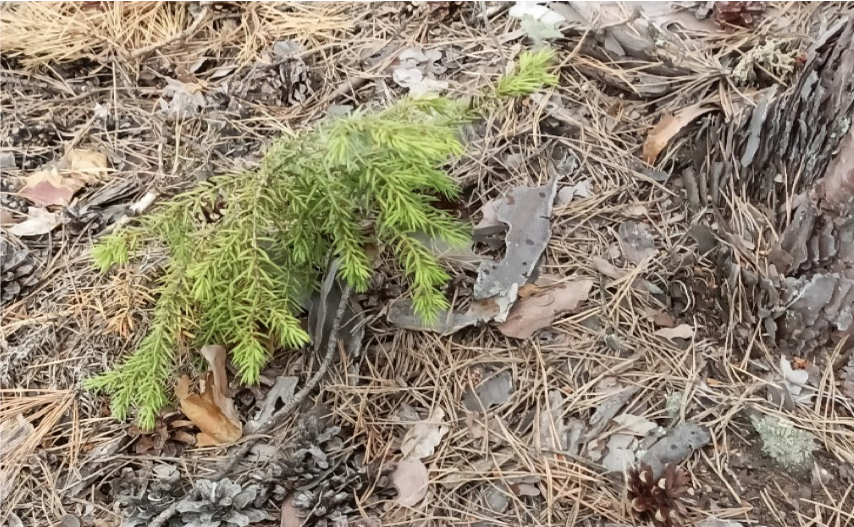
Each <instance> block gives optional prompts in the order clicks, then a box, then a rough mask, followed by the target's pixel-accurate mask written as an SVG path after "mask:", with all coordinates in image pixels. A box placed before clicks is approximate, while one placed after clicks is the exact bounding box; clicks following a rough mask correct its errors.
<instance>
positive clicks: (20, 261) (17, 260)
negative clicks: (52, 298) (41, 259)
mask: <svg viewBox="0 0 854 527" xmlns="http://www.w3.org/2000/svg"><path fill="white" fill-rule="evenodd" d="M0 258H2V263H0V268H2V273H0V274H2V293H0V304H5V303H6V302H9V301H12V300H15V299H17V298H18V297H20V296H22V295H24V294H26V293H27V292H28V291H29V290H30V289H31V288H32V287H33V286H34V285H35V284H36V283H37V282H38V280H39V277H38V273H37V271H38V263H37V262H36V260H35V258H33V256H32V254H30V251H29V250H27V249H26V248H23V249H18V248H16V247H15V246H13V245H12V244H11V243H9V242H8V241H6V240H0Z"/></svg>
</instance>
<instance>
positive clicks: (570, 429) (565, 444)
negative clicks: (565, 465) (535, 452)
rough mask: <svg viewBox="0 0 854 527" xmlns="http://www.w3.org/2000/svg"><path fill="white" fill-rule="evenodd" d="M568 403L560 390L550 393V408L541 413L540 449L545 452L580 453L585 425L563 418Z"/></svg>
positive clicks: (575, 420)
mask: <svg viewBox="0 0 854 527" xmlns="http://www.w3.org/2000/svg"><path fill="white" fill-rule="evenodd" d="M565 403H566V401H565V400H564V398H563V395H561V393H560V392H559V391H558V390H551V391H550V392H549V406H548V408H544V409H543V410H542V411H541V412H540V417H539V425H540V448H541V449H542V450H543V451H544V452H566V453H568V454H569V455H575V454H577V453H578V448H579V446H580V444H581V441H582V439H581V436H582V435H583V433H584V425H582V424H581V422H580V421H578V420H577V419H566V418H564V417H563V412H564V405H565Z"/></svg>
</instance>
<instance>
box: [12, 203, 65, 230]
mask: <svg viewBox="0 0 854 527" xmlns="http://www.w3.org/2000/svg"><path fill="white" fill-rule="evenodd" d="M59 223H60V221H59V214H57V213H53V212H48V211H47V210H46V209H43V208H40V207H29V208H27V219H26V220H24V221H22V222H21V223H18V224H16V225H12V226H11V227H9V228H8V229H7V230H8V231H9V232H10V233H12V234H14V235H15V236H21V237H23V236H40V235H42V234H47V233H49V232H50V231H52V230H54V229H55V228H56V227H57V226H59Z"/></svg>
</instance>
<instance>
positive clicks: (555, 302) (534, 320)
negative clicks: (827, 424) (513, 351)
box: [498, 279, 593, 339]
mask: <svg viewBox="0 0 854 527" xmlns="http://www.w3.org/2000/svg"><path fill="white" fill-rule="evenodd" d="M592 288H593V280H586V279H585V280H574V281H571V282H566V283H563V284H561V285H558V286H556V287H553V288H550V289H544V290H542V291H540V292H538V293H537V294H534V295H531V296H528V297H526V298H520V299H519V300H517V301H516V303H515V304H514V305H513V307H512V308H511V309H510V314H509V315H508V317H507V320H506V321H505V322H503V323H501V324H500V325H499V326H498V330H499V331H501V333H503V334H505V335H507V336H508V337H514V338H517V339H527V338H531V337H532V336H533V335H534V333H536V332H537V331H538V330H540V329H542V328H545V327H548V326H549V325H551V323H552V322H553V321H554V319H555V318H556V317H557V316H558V315H559V314H560V313H566V312H572V311H575V310H577V309H578V307H579V306H580V305H581V303H582V302H584V301H585V300H587V295H588V294H589V293H590V289H592Z"/></svg>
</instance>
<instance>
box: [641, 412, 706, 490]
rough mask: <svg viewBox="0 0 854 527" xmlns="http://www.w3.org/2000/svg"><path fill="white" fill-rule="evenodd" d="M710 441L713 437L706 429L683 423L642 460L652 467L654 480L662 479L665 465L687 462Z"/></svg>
mask: <svg viewBox="0 0 854 527" xmlns="http://www.w3.org/2000/svg"><path fill="white" fill-rule="evenodd" d="M710 440H711V435H709V431H708V429H706V428H705V427H703V426H700V425H696V424H693V423H683V424H681V425H679V426H677V427H676V428H674V429H673V430H671V431H670V432H669V433H668V434H667V435H666V436H664V437H662V438H661V439H659V440H658V441H657V442H656V443H655V444H654V445H652V446H651V447H650V448H649V450H647V451H646V453H645V454H644V455H643V457H641V459H640V460H641V461H643V462H644V463H646V464H648V465H649V466H650V467H652V475H653V477H654V478H660V477H661V474H662V473H663V472H664V467H665V465H667V464H669V463H677V464H678V463H681V462H683V461H685V460H686V459H688V456H690V455H691V453H692V452H694V450H697V449H698V448H702V447H704V446H706V445H707V444H708V443H709V441H710Z"/></svg>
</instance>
